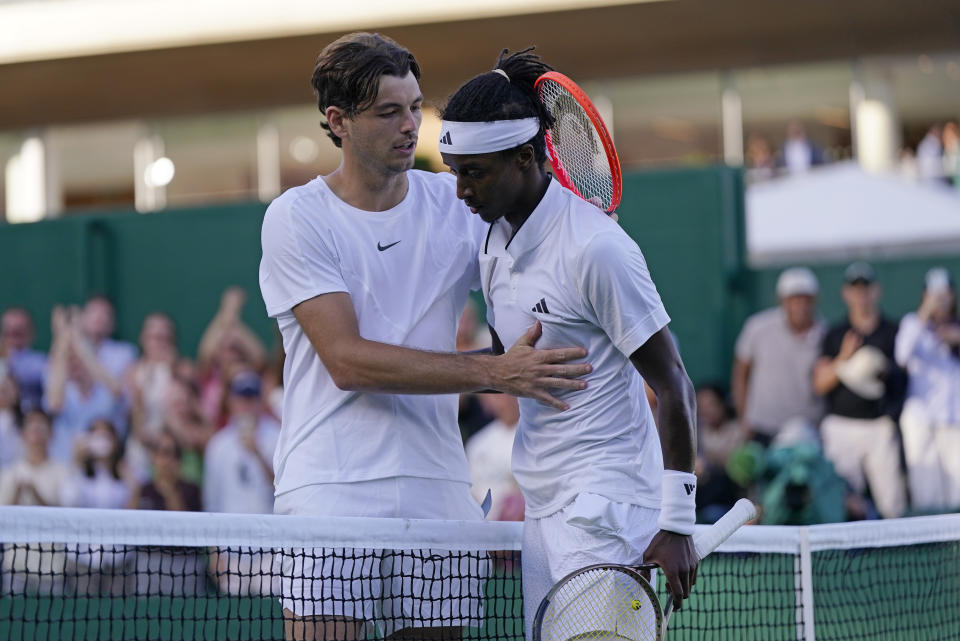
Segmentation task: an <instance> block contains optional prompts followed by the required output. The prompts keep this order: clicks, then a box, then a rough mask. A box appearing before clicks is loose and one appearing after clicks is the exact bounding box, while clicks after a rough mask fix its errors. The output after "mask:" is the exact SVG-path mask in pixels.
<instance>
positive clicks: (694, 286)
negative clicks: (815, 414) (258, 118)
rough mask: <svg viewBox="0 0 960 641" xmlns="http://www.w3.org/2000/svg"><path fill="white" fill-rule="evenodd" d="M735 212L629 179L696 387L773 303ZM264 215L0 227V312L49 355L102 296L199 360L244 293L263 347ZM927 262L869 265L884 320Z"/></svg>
mask: <svg viewBox="0 0 960 641" xmlns="http://www.w3.org/2000/svg"><path fill="white" fill-rule="evenodd" d="M743 207H744V199H743V181H742V175H741V172H740V171H739V170H736V169H731V168H727V167H709V168H697V169H682V170H664V171H651V172H641V173H634V174H629V175H627V176H625V178H624V196H623V202H622V204H621V206H620V208H619V214H620V223H621V224H622V225H623V227H624V229H626V230H627V232H628V233H630V235H631V236H632V237H633V238H634V239H636V241H637V242H638V243H639V245H640V247H641V248H642V249H643V251H644V254H645V255H646V257H647V262H648V264H649V266H650V271H651V273H652V274H653V278H654V280H655V281H656V283H657V286H658V289H659V290H660V294H661V296H662V298H663V300H664V303H665V304H666V306H667V310H668V312H669V313H670V315H671V317H672V318H673V322H672V324H671V329H672V330H673V332H674V334H675V335H676V337H677V341H678V343H679V345H680V350H681V352H682V354H683V357H684V360H685V362H686V364H687V368H688V370H689V372H690V375H691V377H692V378H693V379H694V381H695V382H703V381H706V380H713V379H720V380H725V379H726V378H727V377H728V374H729V367H730V360H731V358H732V346H733V341H734V339H735V337H736V334H737V332H738V331H739V328H740V326H741V324H742V322H743V320H744V318H745V317H746V316H747V315H748V314H749V313H751V312H753V311H756V310H757V309H760V308H762V307H765V306H768V305H772V304H774V303H775V297H774V294H773V291H774V284H775V282H776V277H777V274H778V273H779V269H775V268H766V269H760V270H751V269H748V268H747V267H746V258H745V253H746V252H745V242H744V228H743V225H744V215H743ZM264 210H265V205H263V204H262V203H248V204H240V205H231V206H218V207H205V208H202V209H201V208H197V209H189V210H179V211H166V212H163V213H158V214H149V215H139V214H135V213H132V212H120V213H113V214H103V215H90V216H76V217H68V218H65V219H62V220H54V221H44V222H39V223H33V224H27V225H0V274H3V277H2V278H0V308H6V307H9V306H12V305H22V306H25V307H27V308H28V309H29V310H30V311H31V312H32V313H33V315H34V318H35V320H36V322H37V329H38V337H37V344H38V346H40V347H41V348H46V347H47V346H48V345H49V339H50V333H49V325H50V319H49V316H50V310H51V309H52V307H53V305H55V304H64V303H68V304H79V303H82V302H83V301H84V300H85V299H86V298H87V297H88V296H89V295H91V294H93V293H103V294H106V295H107V296H109V297H110V298H111V299H112V300H114V301H115V303H116V305H117V333H118V335H119V336H120V337H122V338H124V339H127V340H132V341H135V340H136V338H137V333H138V331H139V328H140V324H141V323H142V321H143V318H144V317H145V316H146V315H147V314H149V313H151V312H153V311H165V312H167V313H169V314H170V315H171V316H173V318H174V320H175V321H176V323H177V326H178V329H179V338H180V349H181V351H182V352H183V353H185V354H195V353H196V347H197V344H198V342H199V339H200V335H201V333H202V331H203V328H204V327H205V326H206V324H207V323H208V322H209V320H210V318H212V316H213V314H214V313H215V312H216V309H217V305H218V303H219V299H220V295H221V293H222V292H223V290H224V289H225V288H226V287H228V286H230V285H239V286H241V287H243V288H244V289H246V291H247V292H248V296H249V299H248V302H247V306H246V308H245V310H244V319H245V320H246V322H247V323H248V324H250V326H251V327H253V329H254V330H255V331H256V332H257V333H258V334H259V335H260V336H261V337H262V338H263V339H264V341H265V342H266V344H267V345H268V346H270V345H272V344H273V343H274V340H275V334H274V332H275V330H274V323H273V322H272V321H271V320H270V319H268V318H267V317H266V313H265V311H264V307H263V302H262V300H261V299H260V294H259V288H258V284H257V269H258V264H259V260H260V224H261V220H262V218H263V212H264ZM933 264H943V265H945V266H947V267H948V268H950V269H951V271H952V273H954V274H955V275H958V274H960V257H957V256H935V257H928V258H922V259H921V258H916V259H896V260H893V259H891V260H884V261H878V262H876V263H875V265H876V267H877V271H878V273H879V275H880V279H881V282H882V283H883V286H884V288H885V297H884V307H885V309H886V311H887V312H888V313H889V314H890V315H892V316H900V315H902V314H903V313H905V312H906V311H908V310H910V309H913V308H915V307H916V305H917V302H918V299H919V292H920V284H921V282H922V277H923V273H924V272H925V271H926V270H927V269H928V268H929V267H930V266H931V265H933ZM844 266H845V264H840V263H836V264H824V265H818V266H815V267H814V271H815V272H816V273H817V275H818V277H819V278H820V280H821V287H822V291H823V294H822V297H821V303H822V305H821V311H822V313H823V314H824V316H826V317H827V318H828V319H830V320H835V319H837V318H839V317H840V316H841V315H842V313H843V306H842V301H841V299H840V294H839V288H840V284H841V280H842V271H843V268H844Z"/></svg>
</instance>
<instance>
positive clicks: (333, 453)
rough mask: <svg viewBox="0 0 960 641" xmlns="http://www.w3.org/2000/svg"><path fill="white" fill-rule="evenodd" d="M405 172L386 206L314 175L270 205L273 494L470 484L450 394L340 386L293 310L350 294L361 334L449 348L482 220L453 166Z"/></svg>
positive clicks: (267, 292) (265, 271) (473, 279)
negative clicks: (274, 343) (392, 203)
mask: <svg viewBox="0 0 960 641" xmlns="http://www.w3.org/2000/svg"><path fill="white" fill-rule="evenodd" d="M407 176H408V179H409V184H410V186H409V189H408V191H407V195H406V197H405V198H404V199H403V201H402V202H401V203H400V204H398V205H397V206H396V207H394V208H392V209H389V210H387V211H382V212H369V211H363V210H361V209H356V208H354V207H351V206H350V205H348V204H347V203H345V202H343V201H342V200H340V198H338V197H337V196H336V195H335V194H334V193H333V191H331V190H330V188H329V187H328V186H327V184H326V182H325V181H324V180H323V179H322V178H316V179H314V180H312V181H310V182H309V183H307V184H306V185H303V186H300V187H295V188H293V189H290V190H289V191H287V192H285V193H284V194H283V195H281V196H280V197H279V198H277V199H276V200H274V201H273V203H272V204H271V205H270V207H269V208H268V209H267V213H266V215H265V217H264V220H263V230H262V234H261V241H262V244H263V259H262V260H261V263H260V289H261V292H262V294H263V299H264V302H265V303H266V307H267V313H268V314H269V315H270V316H271V317H273V318H276V319H277V323H278V325H279V326H280V332H281V334H282V335H283V347H284V350H285V351H286V355H287V357H286V361H285V363H284V371H283V380H284V390H286V393H285V395H284V402H283V421H282V427H281V431H280V438H279V441H278V443H277V449H276V453H275V455H274V469H275V471H276V481H275V488H276V494H277V495H280V494H282V493H284V492H288V491H290V490H294V489H297V488H299V487H303V486H306V485H311V484H316V483H346V482H352V481H366V480H372V479H382V478H390V477H395V476H415V477H420V478H430V479H444V480H452V481H460V482H464V483H469V482H470V475H469V472H468V469H467V462H466V457H465V456H464V453H463V444H462V441H461V439H460V430H459V427H458V425H457V396H456V395H452V394H449V395H396V394H372V393H362V392H346V391H343V390H341V389H339V388H338V387H337V386H336V385H335V384H334V382H333V379H332V378H331V377H330V374H329V372H328V371H327V369H326V368H325V367H324V366H323V363H322V362H321V361H320V358H319V356H317V353H316V351H315V350H314V348H313V346H312V345H311V344H310V340H309V339H308V338H307V336H306V334H304V333H303V330H302V329H301V328H300V325H299V323H297V320H296V318H295V317H294V315H293V312H292V311H291V310H292V308H293V307H294V306H295V305H297V304H298V303H300V302H302V301H305V300H307V299H309V298H313V297H315V296H317V295H320V294H325V293H329V292H347V293H349V294H350V298H351V300H352V302H353V307H354V310H355V311H356V314H357V322H358V323H359V328H360V335H361V336H363V337H364V338H366V339H369V340H374V341H379V342H383V343H391V344H394V345H404V346H406V347H411V348H415V349H421V350H433V351H441V352H453V351H455V349H456V329H457V320H458V319H459V317H460V312H461V311H462V310H463V306H464V304H465V302H466V298H467V294H468V293H469V290H470V289H476V288H478V287H479V272H478V269H477V252H478V251H479V246H480V242H481V241H482V240H483V237H484V234H485V232H486V225H484V224H483V222H482V221H480V220H479V218H477V217H476V216H473V215H472V214H471V213H470V211H469V210H468V209H467V208H466V207H465V206H464V205H463V204H462V203H461V202H460V201H459V200H458V199H457V197H456V179H455V178H454V177H453V176H451V175H449V174H432V173H427V172H422V171H410V172H407Z"/></svg>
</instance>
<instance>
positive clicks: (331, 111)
mask: <svg viewBox="0 0 960 641" xmlns="http://www.w3.org/2000/svg"><path fill="white" fill-rule="evenodd" d="M324 116H326V118H327V126H328V127H330V131H331V132H332V133H333V134H334V135H335V136H337V137H339V138H343V137H344V135H345V134H346V133H347V128H346V123H345V122H344V121H345V120H346V119H347V116H346V114H345V113H344V111H343V109H341V108H340V107H334V106H332V105H331V106H329V107H327V111H326V112H325V113H324Z"/></svg>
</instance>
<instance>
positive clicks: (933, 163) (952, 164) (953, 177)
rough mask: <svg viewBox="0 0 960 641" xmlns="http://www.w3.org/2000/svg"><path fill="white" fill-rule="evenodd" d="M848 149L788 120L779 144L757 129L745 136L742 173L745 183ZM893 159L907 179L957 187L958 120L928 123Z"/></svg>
mask: <svg viewBox="0 0 960 641" xmlns="http://www.w3.org/2000/svg"><path fill="white" fill-rule="evenodd" d="M913 142H915V143H916V144H913ZM849 151H850V150H849V149H837V148H826V147H823V146H821V145H820V144H819V143H818V142H817V141H815V140H814V139H813V138H812V137H811V136H809V135H808V133H807V131H806V129H805V128H804V126H803V124H802V123H800V122H799V121H791V122H789V123H788V124H787V129H786V132H785V135H784V138H783V141H782V143H781V145H780V146H779V147H777V146H775V145H774V144H773V143H771V142H770V140H769V139H768V138H767V137H765V136H763V135H761V134H759V133H752V134H750V135H749V136H747V139H746V143H745V145H744V169H745V177H746V179H747V181H748V182H749V183H757V182H761V181H764V180H767V179H769V178H773V177H776V176H795V175H799V174H803V173H806V172H807V171H809V170H811V169H813V168H816V167H818V166H821V165H827V164H830V163H831V162H835V161H837V160H842V159H843V158H846V157H849ZM896 161H897V162H896V165H897V166H896V170H897V171H898V172H899V173H900V174H901V175H902V176H903V177H904V178H906V179H908V180H911V181H915V182H918V183H921V184H927V185H941V186H942V185H948V186H952V187H953V188H955V189H957V190H960V124H958V123H957V121H955V120H951V121H947V122H942V123H939V122H938V123H933V124H931V125H930V127H929V128H927V129H926V132H925V133H924V135H923V136H922V137H920V138H919V140H915V141H912V142H911V144H908V145H905V146H903V147H902V148H901V149H900V151H899V154H898V158H897V159H896Z"/></svg>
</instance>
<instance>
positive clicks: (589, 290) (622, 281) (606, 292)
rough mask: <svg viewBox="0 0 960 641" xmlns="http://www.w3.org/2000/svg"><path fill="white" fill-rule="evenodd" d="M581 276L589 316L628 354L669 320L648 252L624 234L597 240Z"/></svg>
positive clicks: (605, 234)
mask: <svg viewBox="0 0 960 641" xmlns="http://www.w3.org/2000/svg"><path fill="white" fill-rule="evenodd" d="M577 273H578V274H579V276H580V294H581V298H582V301H583V305H584V313H585V315H586V317H587V318H588V319H589V320H591V321H592V322H594V323H596V325H597V326H598V327H600V328H601V329H603V331H604V332H605V333H606V334H607V336H609V337H610V340H611V341H612V342H613V344H614V345H616V347H617V349H618V350H620V352H621V353H622V354H624V355H625V356H627V357H629V356H630V355H631V354H633V353H634V352H635V351H636V350H637V349H638V348H639V347H640V346H641V345H643V344H644V343H646V342H647V340H648V339H649V338H650V337H651V336H653V335H654V334H655V333H657V332H658V331H660V330H661V329H663V328H664V327H666V326H667V323H669V322H670V317H669V316H668V315H667V311H666V309H664V307H663V302H661V300H660V294H659V293H657V288H656V286H655V285H654V284H653V280H652V279H651V278H650V271H649V270H648V268H647V262H646V260H645V259H644V257H643V253H642V252H641V251H640V248H639V247H637V244H636V243H635V242H633V240H632V239H631V238H630V237H629V236H627V234H626V233H625V232H622V231H621V230H619V229H618V230H616V231H612V232H601V233H599V234H597V235H596V236H594V237H593V238H592V239H591V240H590V241H589V242H588V243H587V245H586V247H585V248H584V251H583V253H582V255H581V263H580V269H579V270H578V272H577Z"/></svg>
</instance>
